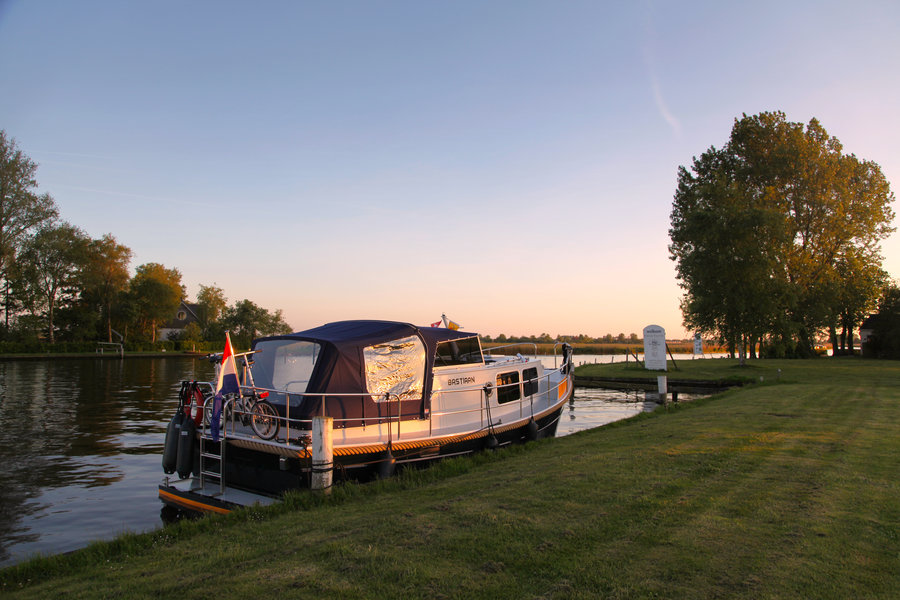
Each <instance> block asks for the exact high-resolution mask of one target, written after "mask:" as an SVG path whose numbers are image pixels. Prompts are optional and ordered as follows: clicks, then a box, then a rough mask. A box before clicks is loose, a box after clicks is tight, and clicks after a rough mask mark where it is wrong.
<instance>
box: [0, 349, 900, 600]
mask: <svg viewBox="0 0 900 600" xmlns="http://www.w3.org/2000/svg"><path fill="white" fill-rule="evenodd" d="M688 362H698V363H699V362H706V363H716V364H706V365H697V366H696V367H695V368H697V369H708V370H711V371H709V374H708V376H713V377H721V376H722V373H723V372H726V373H728V374H729V375H731V374H735V373H736V374H737V376H739V377H746V378H751V379H753V380H755V381H756V382H757V383H756V384H755V385H751V386H746V387H744V388H740V389H733V390H731V391H728V392H726V393H724V394H720V395H718V396H715V397H712V398H709V399H705V400H701V401H697V402H692V403H680V404H679V405H677V406H671V405H670V406H669V407H668V408H661V409H659V410H657V411H656V412H655V413H652V414H644V415H640V416H638V417H635V418H633V419H630V420H628V421H625V422H620V423H616V424H612V425H609V426H606V427H602V428H598V429H595V430H591V431H586V432H582V433H579V434H575V435H571V436H567V437H565V438H560V439H555V440H545V441H542V442H539V443H533V444H529V445H527V446H519V447H516V448H511V449H506V450H502V451H499V452H495V453H489V454H484V455H481V456H479V457H477V458H473V459H465V460H454V461H446V462H444V463H442V464H440V465H438V466H437V467H436V468H432V469H427V470H422V471H417V472H413V473H408V474H406V475H405V476H402V477H398V478H395V479H393V480H390V481H387V482H380V483H378V484H375V485H368V486H347V487H345V488H344V489H337V490H335V492H334V494H333V497H332V498H331V499H330V500H326V501H322V500H317V499H315V498H310V497H308V496H304V495H298V496H295V497H292V498H291V499H289V502H288V503H287V504H285V505H283V506H281V507H278V508H276V509H274V510H256V511H247V512H244V513H241V514H236V515H231V516H230V517H227V518H218V519H203V520H200V521H197V522H188V523H184V524H179V525H177V526H175V527H171V528H167V529H166V530H163V531H160V532H157V533H154V534H147V535H143V536H127V537H125V538H123V539H120V540H118V541H116V542H113V543H108V544H106V543H105V544H98V545H95V546H93V547H91V548H88V549H86V550H84V551H81V552H77V553H75V554H72V555H69V556H65V557H57V558H50V559H40V560H38V561H33V562H30V563H25V564H23V565H20V566H18V567H13V568H11V569H7V570H6V571H3V572H0V593H2V594H4V595H9V596H11V597H23V598H24V597H35V598H47V597H58V596H65V597H75V598H78V597H129V598H132V597H179V598H211V597H217V598H245V597H262V596H272V597H297V598H300V597H320V598H491V599H494V598H598V597H603V598H717V597H728V598H776V597H777V598H798V597H803V598H841V599H843V598H896V597H898V596H900V483H898V476H900V363H895V362H873V361H862V360H852V359H849V360H842V359H819V360H813V361H761V362H757V363H755V364H754V366H752V367H750V368H744V369H739V368H735V367H734V365H733V364H729V363H728V362H727V361H688ZM779 369H781V373H780V374H779V373H778V370H779ZM683 370H684V371H687V367H685V368H684V369H683ZM579 373H581V371H580V370H579ZM632 374H633V373H632ZM626 376H628V375H626ZM654 376H655V375H654ZM669 376H670V377H674V376H675V374H674V373H673V372H670V373H669ZM760 376H762V378H763V381H762V383H759V377H760ZM686 377H687V378H698V375H697V374H696V373H694V374H690V375H686ZM154 492H155V491H154V490H148V493H154Z"/></svg>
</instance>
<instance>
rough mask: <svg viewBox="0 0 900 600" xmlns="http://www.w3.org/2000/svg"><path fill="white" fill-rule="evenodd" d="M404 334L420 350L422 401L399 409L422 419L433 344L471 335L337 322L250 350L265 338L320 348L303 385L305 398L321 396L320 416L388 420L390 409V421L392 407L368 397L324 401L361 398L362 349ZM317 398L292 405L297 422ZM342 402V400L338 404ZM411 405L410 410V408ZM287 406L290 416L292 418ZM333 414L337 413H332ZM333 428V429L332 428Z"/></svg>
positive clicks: (315, 407) (314, 408)
mask: <svg viewBox="0 0 900 600" xmlns="http://www.w3.org/2000/svg"><path fill="white" fill-rule="evenodd" d="M410 336H416V337H418V338H419V339H420V340H421V341H422V343H423V344H424V346H425V373H424V374H423V375H424V385H423V389H422V397H421V398H416V399H415V400H412V399H410V400H406V401H404V402H402V405H403V406H401V408H400V410H401V413H402V414H403V415H404V416H405V417H406V416H410V415H412V414H413V413H415V414H416V415H418V416H424V413H425V412H426V411H427V410H428V399H429V398H430V396H431V389H432V368H433V367H434V361H435V354H436V351H437V345H438V344H439V343H440V342H444V341H448V340H457V339H465V338H472V337H477V334H474V333H466V332H463V331H456V330H453V329H444V328H439V327H418V326H416V325H411V324H409V323H400V322H396V321H368V320H366V321H338V322H335V323H328V324H327V325H322V326H320V327H314V328H313V329H307V330H306V331H299V332H297V333H291V334H288V335H281V336H270V337H265V338H259V339H257V340H254V341H253V349H256V347H257V345H258V344H260V343H261V342H265V341H269V340H297V341H309V342H316V343H318V344H319V345H320V346H321V354H320V355H319V358H318V360H317V361H316V365H315V368H314V369H313V373H312V376H311V378H310V381H309V385H308V386H307V389H306V391H307V393H308V394H323V395H325V404H326V406H325V409H326V414H328V415H329V416H332V417H335V419H357V418H371V417H375V416H376V415H377V417H384V416H388V415H389V413H388V412H387V411H388V410H393V415H394V417H396V411H397V407H396V403H395V405H394V407H393V409H391V408H390V407H385V406H384V405H382V404H379V403H376V402H375V401H374V400H372V398H371V397H369V396H365V398H364V399H363V398H361V400H364V401H361V400H356V401H353V400H350V399H342V398H335V397H331V398H329V397H328V396H327V394H328V393H332V394H365V393H367V392H368V390H367V388H366V372H365V362H364V358H363V349H364V348H366V347H367V346H373V345H376V344H381V343H385V342H390V341H393V340H398V339H401V338H406V337H410ZM321 398H322V397H321V396H316V397H310V396H307V397H306V399H305V400H304V401H302V402H301V403H300V404H299V405H298V406H297V410H298V411H299V413H300V414H297V415H296V417H297V418H307V417H308V416H313V415H314V414H321V410H322V401H321ZM344 400H347V401H344ZM413 405H414V406H413ZM294 411H295V408H294V404H293V402H292V404H291V413H292V414H291V417H292V418H293V417H295V414H294ZM336 413H337V414H336ZM335 426H336V427H337V426H339V425H337V424H336V425H335Z"/></svg>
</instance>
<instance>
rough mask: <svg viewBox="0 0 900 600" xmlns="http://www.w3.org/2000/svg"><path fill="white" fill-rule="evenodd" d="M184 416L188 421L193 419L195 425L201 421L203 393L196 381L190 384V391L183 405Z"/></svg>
mask: <svg viewBox="0 0 900 600" xmlns="http://www.w3.org/2000/svg"><path fill="white" fill-rule="evenodd" d="M184 414H185V416H186V417H187V418H188V419H193V421H194V424H195V425H200V423H201V422H202V421H203V392H201V391H200V386H199V385H197V382H196V381H194V382H192V383H191V391H190V392H188V397H187V400H186V401H185V403H184Z"/></svg>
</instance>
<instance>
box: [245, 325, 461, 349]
mask: <svg viewBox="0 0 900 600" xmlns="http://www.w3.org/2000/svg"><path fill="white" fill-rule="evenodd" d="M417 333H418V334H419V335H421V336H422V338H423V339H424V340H425V341H426V343H427V342H431V344H428V345H429V346H430V345H432V344H437V343H438V342H443V341H446V340H456V339H462V338H469V337H475V335H476V334H474V333H468V332H465V331H458V330H454V329H445V328H442V327H418V326H416V325H412V324H410V323H401V322H399V321H372V320H354V321H336V322H334V323H328V324H326V325H321V326H319V327H313V328H312V329H307V330H305V331H298V332H296V333H290V334H287V335H280V336H272V337H270V338H262V339H298V340H315V341H322V342H330V343H332V344H335V345H336V346H345V345H353V346H370V345H372V344H377V343H379V342H386V341H389V340H395V339H397V338H401V337H405V336H410V335H415V334H417Z"/></svg>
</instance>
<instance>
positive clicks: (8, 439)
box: [0, 358, 211, 565]
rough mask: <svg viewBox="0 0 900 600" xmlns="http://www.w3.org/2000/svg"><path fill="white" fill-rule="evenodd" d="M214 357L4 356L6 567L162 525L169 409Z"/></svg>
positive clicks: (1, 480) (0, 480) (0, 429)
mask: <svg viewBox="0 0 900 600" xmlns="http://www.w3.org/2000/svg"><path fill="white" fill-rule="evenodd" d="M195 377H196V378H203V379H209V378H210V377H211V365H209V363H208V362H207V361H201V360H197V361H195V360H193V359H184V358H174V359H166V360H159V359H128V360H119V359H104V360H63V361H0V464H2V468H0V565H3V564H9V563H12V562H17V561H18V560H21V559H22V558H24V557H27V556H29V555H31V554H34V553H37V552H44V553H49V552H54V553H55V552H64V551H67V550H72V549H74V548H78V547H81V546H84V545H85V544H86V543H87V542H88V541H90V540H93V539H104V538H110V537H112V536H114V535H116V534H117V533H120V532H122V531H125V530H130V531H143V530H146V529H150V528H153V527H156V526H158V524H159V518H158V515H159V502H158V500H157V499H156V494H155V493H154V492H155V490H154V489H153V488H152V487H149V488H148V485H147V482H148V481H152V482H154V483H155V482H156V481H157V480H158V479H159V476H160V467H159V460H160V458H159V457H160V453H161V449H162V443H163V437H164V434H165V425H166V423H165V419H164V418H163V416H164V415H165V414H166V413H168V412H172V410H174V405H173V400H174V398H175V397H176V395H177V392H178V386H179V382H180V381H181V380H182V379H191V378H195Z"/></svg>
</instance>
